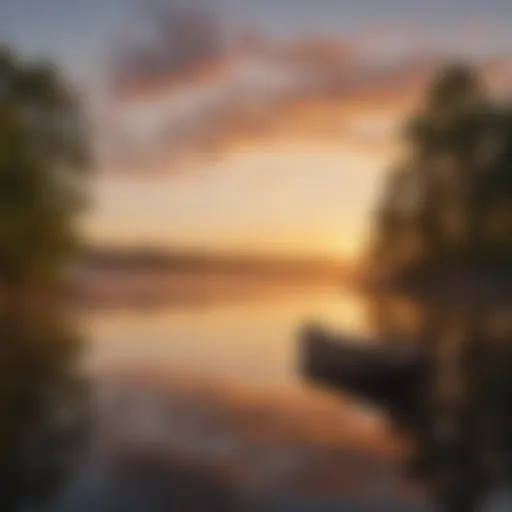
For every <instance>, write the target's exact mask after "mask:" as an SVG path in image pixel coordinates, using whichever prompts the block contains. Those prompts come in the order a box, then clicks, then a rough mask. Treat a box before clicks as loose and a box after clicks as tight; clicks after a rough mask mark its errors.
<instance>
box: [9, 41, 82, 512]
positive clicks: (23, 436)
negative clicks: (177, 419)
mask: <svg viewBox="0 0 512 512" xmlns="http://www.w3.org/2000/svg"><path fill="white" fill-rule="evenodd" d="M87 149H88V147H87V130H86V123H85V122H84V116H83V114H82V112H81V110H80V107H79V104H78V102H77V99H76V97H75V94H74V93H73V92H72V91H71V89H70V88H69V86H68V85H67V84H66V83H65V81H64V79H63V77H62V76H60V74H59V72H58V71H57V70H56V69H55V68H54V67H52V66H51V65H49V64H45V63H39V62H36V63H30V62H25V61H24V60H22V59H21V58H20V57H19V56H17V55H16V54H15V53H14V52H12V51H9V50H8V49H7V48H3V49H0V347H1V349H0V376H1V377H0V509H1V510H5V511H11V510H19V509H22V508H23V507H25V506H26V505H28V504H34V503H39V502H41V501H43V500H45V499H47V498H48V497H49V496H50V495H51V493H52V491H54V490H55V488H56V484H57V483H58V482H59V480H60V478H61V477H62V476H63V474H64V473H65V471H66V465H67V463H68V462H69V460H70V443H69V441H70V440H71V438H73V437H74V435H75V434H76V433H77V432H78V430H77V426H78V422H77V420H78V418H79V417H81V416H82V413H83V410H84V409H83V408H82V407H81V404H82V403H83V402H82V400H83V398H84V387H83V384H82V382H81V380H80V379H78V378H77V373H76V371H77V367H76V356H77V350H78V348H79V345H78V341H77V339H76V337H75V334H74V332H73V329H72V328H71V327H70V326H68V325H67V321H66V318H65V314H64V309H63V307H62V301H61V295H60V290H61V286H60V285H61V284H62V279H61V277H62V276H63V275H64V273H65V272H64V271H65V269H66V264H67V263H68V262H69V261H70V257H71V256H72V255H73V252H74V250H75V249H76V248H77V243H78V238H77V236H76V232H75V226H74V218H75V215H76V213H77V212H78V211H79V210H80V208H81V207H82V206H83V204H84V203H83V195H82V190H83V185H84V179H85V177H86V172H85V169H86V164H87V156H88V153H87Z"/></svg>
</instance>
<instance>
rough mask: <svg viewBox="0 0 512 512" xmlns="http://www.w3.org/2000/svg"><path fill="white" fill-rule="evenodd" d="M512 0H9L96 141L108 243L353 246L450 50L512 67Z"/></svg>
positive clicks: (5, 19)
mask: <svg viewBox="0 0 512 512" xmlns="http://www.w3.org/2000/svg"><path fill="white" fill-rule="evenodd" d="M511 22H512V3H511V2H510V1H509V0H487V1H486V2H481V1H480V0H478V1H477V0H444V1H441V0H431V1H429V2H426V1H418V0H359V1H357V2H351V1H350V2H349V1H343V0H273V1H270V0H202V1H201V3H194V2H193V1H191V0H188V1H187V2H185V1H184V0H183V1H181V0H151V1H149V0H148V1H143V0H88V1H84V0H0V41H6V42H7V43H10V44H12V45H14V46H16V48H18V49H19V50H20V52H22V53H23V54H25V55H27V56H28V57H45V58H50V59H52V60H54V61H56V62H57V63H58V64H59V65H60V66H61V67H62V69H63V70H64V72H65V74H66V75H67V76H68V77H69V80H70V81H71V82H72V83H73V85H74V86H75V87H77V88H78V90H79V91H80V94H81V97H82V99H83V102H84V104H85V107H86V109H87V111H88V114H89V116H90V118H91V120H92V126H93V134H92V135H93V141H94V148H95V153H96V155H97V159H96V164H95V167H96V168H95V173H94V174H93V176H92V178H91V186H90V193H91V208H90V210H89V211H88V213H87V214H86V215H85V216H84V218H83V219H82V222H81V226H82V229H83V230H84V234H85V235H86V237H87V238H88V239H89V240H90V241H91V243H97V244H109V245H127V246H134V245H146V246H148V245H150V246H158V247H164V248H177V247H178V248H198V249H206V250H211V251H220V252H229V251H236V252H242V253H248V252H250V253H258V254H261V253H264V254H267V253H270V254H287V255H306V254H308V255H309V254H314V255H324V256H329V257H330V256H334V257H342V258H354V257H357V256H358V255H359V254H361V253H362V251H363V250H364V246H365V242H366V240H367V239H368V237H369V236H370V233H371V214H372V210H373V208H374V207H375V205H376V202H377V201H378V197H379V191H380V190H381V188H382V185H383V181H384V180H385V176H386V172H387V170H388V169H389V168H390V166H391V165H392V164H393V162H396V161H397V159H398V158H399V154H400V147H401V146H400V143H399V139H398V133H399V129H400V126H401V124H402V122H403V120H404V118H405V117H406V116H407V115H408V113H410V112H411V111H412V110H413V109H414V108H415V107H416V106H417V105H418V102H419V101H420V99H421V95H422V94H423V92H424V90H425V88H426V87H427V85H428V83H429V81H430V80H431V79H432V77H433V76H435V73H436V72H437V71H438V69H439V67H440V66H441V65H442V64H443V63H444V62H446V61H449V60H454V59H460V58H462V59H465V60H470V61H471V62H474V63H475V65H478V66H479V68H480V69H481V71H482V74H483V76H484V77H485V79H486V80H487V82H488V84H489V86H490V87H491V88H492V90H493V91H495V92H496V93H503V94H504V93H506V92H507V91H508V88H509V85H510V81H511V79H512V60H511V50H512V34H511V33H510V31H509V26H510V23H511Z"/></svg>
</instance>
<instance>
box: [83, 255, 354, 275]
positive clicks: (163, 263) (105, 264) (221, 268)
mask: <svg viewBox="0 0 512 512" xmlns="http://www.w3.org/2000/svg"><path fill="white" fill-rule="evenodd" d="M79 266H80V268H84V269H86V270H93V271H98V272H109V271H122V272H127V273H130V272H148V273H168V272H179V271H182V272H205V273H222V274H224V273H225V274H244V275H260V274H261V275H276V276H285V275H289V276H299V275H300V276H307V275H311V276H318V275H329V276H333V277H341V276H343V275H345V274H346V267H345V266H344V265H343V263H341V262H339V261H332V260H327V259H325V260H322V259H314V258H277V257H276V258H274V257H269V256H253V255H239V254H235V255H233V254H219V253H209V252H206V251H205V252H202V251H185V250H176V251H171V250H169V251H166V250H159V249H145V248H142V249H140V248H139V249H119V248H93V249H89V250H88V251H86V252H85V254H84V255H83V258H82V260H81V261H80V264H79Z"/></svg>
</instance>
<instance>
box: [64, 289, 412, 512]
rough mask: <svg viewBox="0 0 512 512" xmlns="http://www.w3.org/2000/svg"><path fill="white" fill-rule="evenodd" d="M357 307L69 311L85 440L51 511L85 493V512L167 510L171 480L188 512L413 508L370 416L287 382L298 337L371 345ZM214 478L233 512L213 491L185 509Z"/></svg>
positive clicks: (296, 379)
mask: <svg viewBox="0 0 512 512" xmlns="http://www.w3.org/2000/svg"><path fill="white" fill-rule="evenodd" d="M367 305H368V304H367V300H366V299H365V298H364V297H363V296H360V295H357V294H355V293H354V292H350V291H349V290H344V289H342V288H341V287H339V286H334V285H326V284H325V283H324V284H323V285H321V286H292V287H290V288H289V289H286V288H282V287H281V288H280V289H272V288H270V289H269V291H268V294H265V293H262V291H261V289H259V291H258V293H256V294H250V293H249V294H242V295H241V294H237V295H236V296H235V297H230V296H229V294H226V293H225V291H224V293H223V294H219V300H217V301H215V300H212V296H211V293H209V294H208V300H204V301H202V300H196V301H190V300H187V301H184V302H183V303H180V301H175V302H173V303H172V305H160V306H159V307H151V308H130V309H126V308H115V307H110V308H87V309H84V310H83V311H81V313H80V315H79V318H80V322H79V323H80V325H81V328H82V330H83V333H84V335H83V337H84V338H85V339H86V340H87V341H86V344H85V350H84V353H83V366H84V368H85V370H86V371H87V374H88V375H89V376H90V378H91V381H92V383H93V389H94V395H93V397H94V404H95V411H96V413H95V415H96V420H95V430H94V439H95V441H94V445H93V450H92V451H93V455H92V456H91V462H90V463H89V465H88V467H87V469H86V470H84V471H83V472H82V476H81V477H80V478H78V479H77V481H76V482H75V483H74V484H73V485H72V486H71V490H68V492H67V494H66V498H65V499H64V500H63V505H62V510H71V509H73V510H77V509H80V508H79V505H80V503H82V502H83V501H84V496H85V494H87V495H88V500H89V501H88V503H89V505H88V506H89V507H90V506H93V505H91V501H90V500H93V501H92V503H94V508H95V510H102V507H104V508H105V510H110V508H109V507H112V503H114V502H115V503H117V501H119V500H121V501H122V500H126V499H128V501H129V507H133V510H137V511H138V510H139V509H138V508H137V506H136V503H140V502H141V501H142V502H143V503H144V504H145V505H144V507H147V506H148V503H149V502H150V501H151V500H152V499H153V498H154V497H155V496H157V497H158V499H157V500H156V501H157V502H162V503H169V500H171V501H172V499H173V497H172V496H169V489H172V488H173V482H174V481H175V480H176V475H179V478H178V479H177V480H178V481H182V479H183V478H185V481H186V484H185V487H186V488H190V489H191V492H190V493H189V494H187V495H186V496H185V497H182V498H183V500H184V501H183V503H188V505H186V506H187V507H188V509H190V510H246V508H244V507H247V506H248V505H247V504H248V503H251V504H252V507H253V508H251V510H266V509H270V508H272V507H274V508H273V509H275V510H281V509H282V510H295V509H296V510H302V509H308V507H313V508H314V507H315V504H316V507H319V506H321V504H322V503H327V504H329V503H331V505H325V506H326V510H331V507H334V510H338V509H339V507H340V506H341V505H343V506H345V505H347V506H349V505H348V504H351V505H350V507H351V509H352V510H354V508H353V507H354V504H358V505H357V506H358V507H359V509H360V510H380V508H379V507H380V506H381V504H382V503H384V504H385V503H387V504H388V505H389V504H394V505H396V506H397V507H398V506H405V507H408V508H409V509H411V510H412V509H415V508H416V507H417V506H418V503H420V501H419V498H418V496H419V495H418V492H417V490H415V489H412V488H411V486H409V485H405V484H404V481H403V479H402V478H401V475H400V471H399V462H398V459H399V454H400V452H401V444H400V440H399V438H398V437H397V436H395V435H393V433H392V432H391V429H390V428H389V426H388V424H387V421H385V419H384V417H383V416H382V415H381V413H380V412H379V411H377V410H375V409H373V408H371V407H369V406H368V405H366V404H364V403H362V402H360V401H359V400H356V399H353V398H350V397H347V396H342V395H341V394H340V393H330V392H328V391H327V390H325V389H321V388H319V387H317V386H314V385H312V384H311V383H310V382H308V381H306V380H305V379H304V377H303V376H302V375H300V373H299V365H298V333H299V330H300V328H301V327H302V326H303V325H304V324H305V323H306V322H310V321H314V322H315V323H322V324H324V325H326V326H328V327H329V328H331V329H333V330H340V331H343V332H353V333H354V334H357V335H358V336H362V337H364V336H371V333H372V331H373V328H372V322H371V318H372V317H371V315H369V311H368V307H367ZM155 467H156V468H158V470H156V469H155ZM176 468H178V469H176ZM147 471H149V472H150V473H151V474H153V473H154V472H155V471H157V473H158V472H160V473H163V475H164V478H163V481H164V482H165V484H162V479H161V478H160V479H159V478H152V479H150V481H149V482H148V480H147V478H145V477H144V474H145V472H147ZM160 473H158V474H159V475H160ZM98 474H101V475H103V476H102V477H101V478H98ZM183 475H188V476H185V477H184V476H183ZM199 475H201V476H199ZM203 475H207V476H206V477H204V478H203ZM219 475H221V476H219ZM160 476H161V475H160ZM219 478H220V481H221V482H220V483H218V480H219ZM204 479H206V481H207V482H208V485H207V484H205V480H204ZM212 480H214V481H215V482H217V484H216V486H214V488H215V489H216V490H218V489H219V488H221V489H222V490H223V492H224V491H225V492H227V494H228V495H229V496H230V500H231V498H233V496H234V498H233V499H234V500H235V501H236V502H237V503H240V502H241V503H243V506H240V507H238V508H237V507H235V508H226V509H225V508H222V506H221V505H220V503H221V502H222V499H221V498H219V497H218V496H217V495H216V494H215V493H214V495H213V497H212V498H211V499H210V505H208V506H207V508H204V506H203V507H201V506H200V504H199V505H198V504H195V505H194V506H195V507H196V508H193V506H192V505H191V504H190V502H189V501H187V500H190V499H192V498H191V497H193V496H195V495H197V493H198V492H199V493H200V494H204V493H205V492H206V491H205V488H208V489H210V490H211V486H210V482H211V481H212ZM113 482H115V485H114V483H113ZM119 482H121V484H120V483H119ZM134 482H135V483H134ZM177 485H178V486H179V487H182V484H177ZM119 486H120V487H119ZM85 489H87V491H86V490H85ZM134 489H135V490H137V492H135V494H134V495H133V496H132V497H131V498H126V496H127V495H130V496H131V494H130V493H131V492H132V491H134ZM127 490H129V492H127ZM208 492H210V491H208ZM212 492H213V491H212ZM141 496H142V497H141ZM94 500H96V501H94ZM116 500H117V501H116ZM212 501H213V502H215V503H217V502H218V503H219V504H218V508H211V503H212ZM230 502H231V501H230ZM180 503H181V505H183V503H182V502H180ZM70 504H72V506H71V505H70ZM291 504H295V505H293V506H292V508H290V506H291ZM181 505H180V506H181ZM118 506H119V507H120V508H119V509H120V510H125V508H123V505H122V504H118ZM127 506H128V505H127ZM144 507H143V508H142V509H140V510H160V508H158V505H156V504H155V505H154V507H153V508H152V509H151V508H144ZM276 507H277V508H276ZM300 507H303V508H300ZM128 509H129V510H132V508H126V510H128ZM162 510H164V509H162Z"/></svg>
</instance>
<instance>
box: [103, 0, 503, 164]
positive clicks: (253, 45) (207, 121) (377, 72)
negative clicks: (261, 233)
mask: <svg viewBox="0 0 512 512" xmlns="http://www.w3.org/2000/svg"><path fill="white" fill-rule="evenodd" d="M226 20H227V18H226V17H225V16H223V17H221V16H219V15H218V14H217V15H216V14H215V13H214V12H213V11H211V10H208V9H205V8H204V7H203V8H198V7H197V6H192V7H190V6H189V5H185V4H182V5H177V4H174V3H173V4H172V5H171V6H167V7H165V8H158V9H156V10H153V11H151V12H150V13H149V14H148V17H147V18H145V19H143V20H139V21H138V22H137V23H136V24H135V26H134V29H133V30H131V31H130V32H129V33H127V34H126V36H125V39H124V41H123V44H122V45H121V48H122V49H121V50H118V51H116V52H114V53H115V57H116V58H115V65H113V66H112V67H111V70H110V72H111V74H110V79H109V82H110V84H111V93H112V98H113V101H114V103H115V106H116V112H117V121H118V123H117V129H115V130H113V135H114V136H115V137H113V138H115V139H116V141H117V145H115V144H113V145H112V147H114V148H116V149H115V151H114V159H115V160H116V161H117V162H118V163H119V168H121V169H122V170H125V171H126V170H128V169H133V170H135V171H137V172H140V171H142V170H145V171H148V170H150V169H158V170H164V171H166V172H178V171H179V170H181V169H183V168H184V167H187V168H188V167H190V166H189V163H190V161H191V160H192V161H195V160H197V159H204V158H215V157H218V156H219V155H223V154H225V153H226V152H229V151H232V150H233V149H234V148H240V147H241V146H244V145H254V144H267V145H268V144H273V143H280V142H281V141H283V140H288V141H290V140H303V141H307V140H309V141H312V140H314V141H332V142H339V143H340V145H341V144H342V143H343V144H352V145H354V146H361V147H365V148H366V149H367V150H368V151H372V150H380V149H383V150H385V148H386V147H387V146H388V145H389V144H391V141H392V138H393V136H394V134H395V131H396V128H397V125H398V124H399V121H400V119H401V115H403V114H404V113H405V112H406V111H408V110H409V109H410V108H411V107H412V106H413V105H414V104H415V102H416V101H417V99H418V97H419V96H420V95H421V93H422V92H423V90H424V88H425V86H426V85H427V83H428V81H429V80H430V79H431V78H432V76H433V75H434V74H435V72H436V70H437V69H439V67H440V65H441V64H442V62H443V57H442V56H439V55H436V54H433V53H424V54H419V53H417V52H416V53H415V52H412V51H411V52H402V54H401V55H399V56H394V57H393V58H389V57H388V58H384V57H383V56H382V55H377V54H376V53H375V52H371V51H368V49H367V48H366V49H365V48H364V44H362V43H363V41H358V40H351V41H347V40H341V39H335V38H332V37H331V38H325V37H311V36H310V37H304V36H300V35H297V36H296V37H295V38H288V39H277V38H275V37H274V38H272V37H270V36H268V35H265V34H263V33H261V32H260V31H258V30H256V29H250V30H247V29H244V30H243V31H241V30H238V29H237V28H236V27H235V26H233V25H230V24H229V23H228V22H227V21H226ZM480 64H481V65H482V68H483V70H484V71H485V72H486V75H487V77H488V78H489V79H490V81H491V83H492V85H493V86H494V87H495V88H496V89H497V90H498V89H499V90H501V91H502V92H503V91H504V90H506V86H508V85H509V84H510V81H511V78H512V72H511V71H512V65H511V62H510V60H509V59H508V58H504V59H498V58H494V59H490V58H486V59H482V60H481V61H480Z"/></svg>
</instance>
